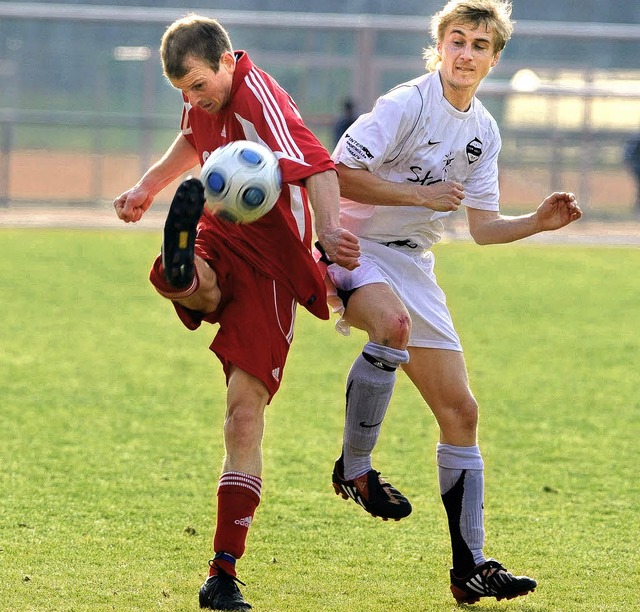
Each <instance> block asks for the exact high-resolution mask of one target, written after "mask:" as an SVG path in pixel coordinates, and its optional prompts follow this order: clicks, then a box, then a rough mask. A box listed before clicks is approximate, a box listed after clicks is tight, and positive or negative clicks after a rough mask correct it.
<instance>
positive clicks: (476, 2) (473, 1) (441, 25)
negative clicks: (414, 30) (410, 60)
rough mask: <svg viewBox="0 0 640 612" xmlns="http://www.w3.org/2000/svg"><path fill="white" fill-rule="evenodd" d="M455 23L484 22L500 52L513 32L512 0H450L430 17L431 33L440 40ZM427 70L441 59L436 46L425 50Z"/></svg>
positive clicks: (479, 23)
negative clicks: (491, 32)
mask: <svg viewBox="0 0 640 612" xmlns="http://www.w3.org/2000/svg"><path fill="white" fill-rule="evenodd" d="M452 23H469V24H472V25H473V26H474V27H478V26H480V25H484V26H486V27H487V29H491V30H492V31H493V34H494V37H493V52H494V54H495V53H499V52H500V51H502V50H503V49H504V47H505V45H506V44H507V41H508V40H509V39H510V38H511V34H512V33H513V26H514V23H515V22H514V21H513V20H512V19H511V1H510V0H450V1H449V2H448V3H447V4H446V5H445V7H444V8H443V9H442V10H441V11H439V12H438V13H436V14H435V15H434V16H433V17H432V18H431V37H432V38H433V40H434V41H435V42H436V43H438V42H442V40H443V39H444V33H445V32H446V30H447V28H448V27H449V26H450V25H451V24H452ZM423 57H424V59H425V60H426V61H427V70H429V71H431V72H432V71H434V70H435V69H436V67H437V64H438V62H439V61H440V59H441V58H440V54H439V53H438V50H437V49H436V48H435V46H432V47H429V48H428V49H425V50H424V55H423Z"/></svg>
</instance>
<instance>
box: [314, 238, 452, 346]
mask: <svg viewBox="0 0 640 612" xmlns="http://www.w3.org/2000/svg"><path fill="white" fill-rule="evenodd" d="M360 251H361V253H362V254H361V257H360V266H359V267H358V268H356V269H355V270H352V271H349V270H347V269H345V268H341V267H340V266H338V265H337V264H331V265H330V266H329V267H328V268H327V276H328V279H329V280H330V281H331V282H329V283H327V292H328V296H329V304H330V305H331V307H332V308H333V311H334V312H337V313H339V314H340V320H339V321H338V322H337V323H336V329H337V330H338V331H339V332H340V333H342V334H344V335H345V336H347V335H349V324H348V323H347V322H346V321H345V320H344V318H343V316H342V315H343V314H344V304H343V303H342V300H341V299H340V298H339V297H338V295H337V292H336V287H337V288H339V289H341V290H343V291H352V290H353V289H357V288H358V287H362V286H364V285H370V284H372V283H386V284H387V285H389V286H390V287H391V288H392V289H393V290H394V292H395V293H396V295H397V296H398V297H399V298H400V299H401V300H402V302H403V303H404V305H405V306H406V308H407V310H408V311H409V314H410V315H411V337H410V338H409V346H418V347H424V348H439V349H448V350H452V351H462V346H461V344H460V338H459V337H458V334H457V333H456V330H455V329H454V327H453V321H452V320H451V314H450V312H449V309H448V308H447V300H446V297H445V295H444V292H443V291H442V289H440V287H439V286H438V282H437V280H436V275H435V273H434V271H433V266H434V263H435V256H434V254H433V253H432V252H431V251H425V250H423V249H421V248H420V247H415V248H411V246H408V245H407V246H398V245H394V244H390V245H389V246H387V245H385V244H379V243H377V242H371V241H370V240H365V239H363V238H361V239H360ZM332 285H333V286H332Z"/></svg>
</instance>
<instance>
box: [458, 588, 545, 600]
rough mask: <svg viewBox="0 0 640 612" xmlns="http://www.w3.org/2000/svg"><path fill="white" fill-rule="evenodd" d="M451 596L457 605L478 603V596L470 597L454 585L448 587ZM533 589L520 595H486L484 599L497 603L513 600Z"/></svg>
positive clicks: (528, 591)
mask: <svg viewBox="0 0 640 612" xmlns="http://www.w3.org/2000/svg"><path fill="white" fill-rule="evenodd" d="M450 589H451V594H452V595H453V597H454V599H455V600H456V603H458V604H474V603H477V602H479V601H480V596H479V595H470V594H469V593H467V592H466V591H463V590H462V589H459V588H458V587H457V586H455V585H453V584H452V585H451V586H450ZM534 591H535V589H528V590H526V591H522V592H521V593H514V594H513V595H503V596H502V597H498V596H497V595H487V596H486V597H495V598H496V600H497V601H502V600H503V599H515V598H516V597H524V596H525V595H528V594H529V593H533V592H534Z"/></svg>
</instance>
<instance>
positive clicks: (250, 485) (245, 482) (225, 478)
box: [218, 472, 262, 499]
mask: <svg viewBox="0 0 640 612" xmlns="http://www.w3.org/2000/svg"><path fill="white" fill-rule="evenodd" d="M232 486H235V487H244V488H246V489H249V490H250V491H251V492H252V493H254V494H255V495H256V496H257V497H258V499H260V494H261V491H262V478H258V477H257V476H252V475H251V474H244V473H243V472H225V473H224V474H222V476H220V481H219V482H218V493H220V489H222V488H223V487H232Z"/></svg>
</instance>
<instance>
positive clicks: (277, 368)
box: [151, 227, 297, 401]
mask: <svg viewBox="0 0 640 612" xmlns="http://www.w3.org/2000/svg"><path fill="white" fill-rule="evenodd" d="M206 235H207V230H206V229H204V228H202V227H201V229H200V231H199V232H198V237H197V239H196V247H195V252H196V254H197V255H198V256H200V257H201V258H202V259H204V260H205V261H206V262H207V263H208V264H209V265H210V266H211V268H212V269H213V270H214V271H215V273H216V274H217V276H218V287H219V288H220V292H221V295H222V297H221V301H220V305H219V306H218V309H217V310H216V311H215V312H212V313H211V314H208V315H203V314H202V313H200V312H197V311H194V310H190V309H188V308H185V307H184V306H181V305H180V304H178V303H177V302H172V303H173V305H174V308H175V309H176V313H177V314H178V316H179V317H180V320H181V321H182V322H183V323H184V325H185V326H186V327H188V328H189V329H196V328H198V327H199V326H200V323H201V322H202V321H206V322H207V323H218V324H219V325H220V328H219V329H218V332H217V333H216V335H215V337H214V339H213V342H212V343H211V346H210V348H211V350H212V351H213V352H214V353H215V354H216V355H217V356H218V359H220V361H221V362H222V367H223V368H224V372H225V376H226V378H227V382H228V380H229V374H230V370H231V365H235V366H236V367H238V368H240V369H241V370H244V371H245V372H247V373H248V374H251V375H252V376H255V377H256V378H257V379H259V380H260V381H262V382H263V383H264V384H265V386H266V387H267V389H268V391H269V401H270V400H271V398H272V397H273V396H274V395H275V393H276V391H277V390H278V388H279V387H280V381H281V380H282V373H283V370H284V365H285V362H286V360H287V355H288V353H289V347H290V345H291V341H292V340H293V326H294V321H295V312H296V305H297V303H296V299H295V297H294V296H293V295H292V294H291V292H290V291H289V290H288V289H287V288H286V287H285V286H284V285H282V284H281V283H279V282H278V281H276V280H273V279H271V278H268V277H266V276H264V275H263V274H261V273H260V272H258V271H257V270H255V269H254V268H253V267H252V266H251V265H250V264H248V263H247V262H246V261H245V260H244V259H241V258H240V257H238V256H237V255H235V254H234V253H233V252H232V251H230V250H228V249H224V247H223V248H222V249H220V252H218V251H217V250H216V249H215V247H213V246H212V245H214V244H215V236H211V237H210V238H209V239H208V240H207V239H206ZM160 261H161V257H160V256H158V259H157V260H156V262H155V263H154V267H153V269H152V273H151V280H152V282H153V280H154V276H156V275H157V272H158V271H159V269H160Z"/></svg>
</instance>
